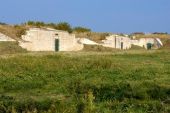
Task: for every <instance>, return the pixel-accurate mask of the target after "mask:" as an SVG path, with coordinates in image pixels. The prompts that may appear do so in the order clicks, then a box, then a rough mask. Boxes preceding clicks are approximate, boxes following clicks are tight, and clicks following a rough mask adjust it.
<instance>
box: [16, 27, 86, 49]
mask: <svg viewBox="0 0 170 113" xmlns="http://www.w3.org/2000/svg"><path fill="white" fill-rule="evenodd" d="M19 45H20V46H21V47H22V48H25V49H27V50H28V51H79V50H82V49H83V47H84V46H83V44H80V43H79V42H78V39H76V38H75V35H74V34H69V33H68V32H65V31H60V30H54V29H50V28H46V29H43V28H31V29H29V30H28V31H27V32H26V35H23V36H22V41H20V42H19Z"/></svg>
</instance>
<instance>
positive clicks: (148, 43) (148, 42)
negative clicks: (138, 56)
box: [131, 38, 163, 49]
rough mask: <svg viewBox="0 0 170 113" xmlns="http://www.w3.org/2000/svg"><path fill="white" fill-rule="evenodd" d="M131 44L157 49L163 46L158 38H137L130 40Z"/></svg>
mask: <svg viewBox="0 0 170 113" xmlns="http://www.w3.org/2000/svg"><path fill="white" fill-rule="evenodd" d="M131 44H133V45H137V46H140V47H144V48H145V49H158V48H160V47H162V46H163V44H162V42H161V40H160V39H159V38H141V39H139V40H131Z"/></svg>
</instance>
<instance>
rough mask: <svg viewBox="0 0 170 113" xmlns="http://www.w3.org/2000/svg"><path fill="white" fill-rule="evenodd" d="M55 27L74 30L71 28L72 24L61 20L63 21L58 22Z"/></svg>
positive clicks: (69, 30)
mask: <svg viewBox="0 0 170 113" xmlns="http://www.w3.org/2000/svg"><path fill="white" fill-rule="evenodd" d="M55 29H57V30H63V31H68V32H69V33H71V32H72V28H71V25H70V24H69V23H67V22H61V23H58V24H57V25H56V26H55Z"/></svg>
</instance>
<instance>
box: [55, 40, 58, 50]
mask: <svg viewBox="0 0 170 113" xmlns="http://www.w3.org/2000/svg"><path fill="white" fill-rule="evenodd" d="M55 51H59V39H55Z"/></svg>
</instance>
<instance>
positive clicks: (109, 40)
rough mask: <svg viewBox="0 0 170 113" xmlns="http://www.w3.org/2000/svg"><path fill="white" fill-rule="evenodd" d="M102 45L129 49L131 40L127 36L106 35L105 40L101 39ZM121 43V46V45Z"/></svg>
mask: <svg viewBox="0 0 170 113" xmlns="http://www.w3.org/2000/svg"><path fill="white" fill-rule="evenodd" d="M102 42H103V43H102V45H103V46H104V47H110V48H116V49H130V48H131V40H130V38H128V37H123V36H118V35H111V36H108V37H106V40H103V41H102ZM121 44H123V48H122V47H121Z"/></svg>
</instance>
